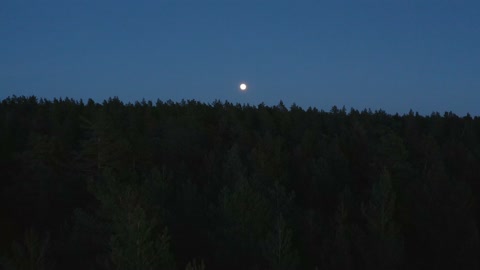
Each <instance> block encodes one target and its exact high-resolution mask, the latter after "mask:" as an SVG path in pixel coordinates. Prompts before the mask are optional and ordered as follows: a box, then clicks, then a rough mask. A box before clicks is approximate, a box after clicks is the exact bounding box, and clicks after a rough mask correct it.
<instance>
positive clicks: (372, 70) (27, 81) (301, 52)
mask: <svg viewBox="0 0 480 270" xmlns="http://www.w3.org/2000/svg"><path fill="white" fill-rule="evenodd" d="M243 81H245V82H247V83H248V85H249V91H248V92H246V93H240V92H239V90H238V85H239V84H240V83H241V82H243ZM10 95H37V96H39V97H46V98H53V97H73V98H77V99H79V98H83V99H87V98H90V97H91V98H93V99H95V100H97V101H101V100H103V99H105V98H108V97H111V96H118V97H120V98H121V99H122V100H124V101H135V100H141V99H142V98H145V99H152V100H156V99H157V98H160V99H163V100H167V99H172V100H181V99H182V98H185V99H196V100H200V101H204V102H212V101H213V100H215V99H220V100H229V101H231V102H241V103H245V102H248V103H250V104H255V105H256V104H258V103H260V102H265V103H266V104H268V105H273V104H277V103H278V101H279V100H283V101H284V103H285V104H286V105H290V104H292V103H293V102H295V103H297V104H298V105H300V106H302V107H308V106H315V107H317V108H319V109H325V110H329V109H330V108H331V106H333V105H337V106H343V105H345V106H346V107H347V108H350V107H354V108H356V109H363V108H372V109H378V108H381V109H384V110H386V111H387V112H391V113H394V112H400V113H406V112H408V110H409V109H410V108H411V109H413V110H414V111H418V112H420V113H422V114H425V113H426V114H429V113H431V112H432V111H439V112H444V111H450V110H452V111H453V112H455V113H457V114H459V115H464V114H466V113H467V112H470V113H471V114H475V115H480V1H461V0H451V1H442V0H431V1H422V0H415V1H409V0H395V1H394V0H378V1H358V0H355V1H328V2H327V1H320V0H314V1H301V0H297V1H294V0H291V1H281V0H272V1H267V0H251V1H248V0H157V1H128V2H127V1H125V2H122V1H118V0H116V1H107V0H92V1H86V0H82V1H80V0H38V1H24V0H2V1H1V2H0V98H2V99H3V98H5V97H7V96H10Z"/></svg>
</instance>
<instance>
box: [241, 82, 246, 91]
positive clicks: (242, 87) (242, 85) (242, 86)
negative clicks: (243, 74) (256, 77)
mask: <svg viewBox="0 0 480 270" xmlns="http://www.w3.org/2000/svg"><path fill="white" fill-rule="evenodd" d="M240 90H242V91H245V90H247V85H246V84H244V83H242V84H240Z"/></svg>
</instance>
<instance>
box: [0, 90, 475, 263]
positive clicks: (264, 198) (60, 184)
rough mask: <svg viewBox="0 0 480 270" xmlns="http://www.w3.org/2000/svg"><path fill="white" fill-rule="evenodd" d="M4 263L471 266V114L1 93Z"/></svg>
mask: <svg viewBox="0 0 480 270" xmlns="http://www.w3.org/2000/svg"><path fill="white" fill-rule="evenodd" d="M0 172H1V174H0V194H1V195H0V200H1V204H0V269H41V270H43V269H45V270H47V269H79V270H80V269H82V270H83V269H105V270H109V269H122V270H123V269H124V270H137V269H138V270H149V269H152V270H153V269H188V270H200V269H207V270H211V269H258V270H260V269H272V270H280V269H281V270H287V269H288V270H293V269H310V270H314V269H422V270H423V269H479V267H480V261H479V260H480V238H479V218H480V208H479V201H478V200H479V199H480V117H478V116H471V115H468V114H467V115H466V116H464V117H459V116H457V115H455V114H454V113H452V112H446V113H444V114H443V115H441V114H440V113H432V114H431V115H425V116H423V115H419V114H418V113H415V112H413V111H410V112H409V113H407V114H404V115H399V114H395V115H391V114H387V113H386V112H385V111H382V110H378V111H371V110H362V111H359V110H355V109H350V110H348V111H347V110H346V109H345V108H337V107H335V106H334V107H333V108H332V109H331V110H330V111H323V110H318V109H316V108H308V109H303V108H301V107H299V106H296V105H292V106H291V107H290V108H286V107H285V105H284V104H283V103H282V102H280V103H279V104H278V105H275V106H267V105H265V104H260V105H257V106H251V105H241V104H233V103H229V102H220V101H215V102H212V103H210V104H206V103H202V102H198V101H195V100H188V101H181V102H173V101H166V102H164V101H161V100H157V101H156V102H152V101H142V102H135V103H128V104H126V103H123V102H122V101H121V100H120V99H118V98H110V99H108V100H105V101H104V102H103V103H97V102H94V101H93V100H91V99H89V100H88V101H86V102H84V101H77V100H73V99H69V98H66V99H53V100H47V99H39V98H36V97H34V96H31V97H25V96H21V97H16V96H13V97H8V98H5V99H3V100H2V101H1V103H0Z"/></svg>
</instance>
